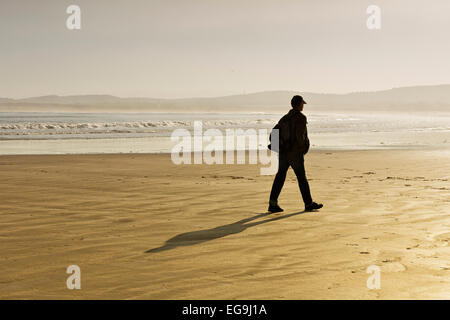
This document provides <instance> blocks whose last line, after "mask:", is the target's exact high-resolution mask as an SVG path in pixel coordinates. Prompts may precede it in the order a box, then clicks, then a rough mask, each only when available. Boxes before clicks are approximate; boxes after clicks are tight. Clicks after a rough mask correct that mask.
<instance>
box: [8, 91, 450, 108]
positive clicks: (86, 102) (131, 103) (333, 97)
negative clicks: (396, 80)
mask: <svg viewBox="0 0 450 320" xmlns="http://www.w3.org/2000/svg"><path fill="white" fill-rule="evenodd" d="M295 94H300V95H302V96H303V97H304V98H305V100H306V101H307V102H308V104H309V105H308V107H310V108H315V109H316V110H335V111H340V110H349V111H358V112H374V111H446V112H450V85H438V86H417V87H403V88H394V89H390V90H383V91H375V92H354V93H348V94H326V93H310V92H295V91H265V92H257V93H251V94H244V95H232V96H224V97H214V98H188V99H155V98H120V97H115V96H111V95H76V96H57V95H51V96H41V97H32V98H26V99H6V98H0V111H8V112H25V111H29V112H283V111H285V110H286V109H288V108H289V107H290V99H291V98H292V96H293V95H295Z"/></svg>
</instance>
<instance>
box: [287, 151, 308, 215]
mask: <svg viewBox="0 0 450 320" xmlns="http://www.w3.org/2000/svg"><path fill="white" fill-rule="evenodd" d="M289 164H290V165H291V166H292V169H294V172H295V175H296V176H297V181H298V187H299V188H300V192H301V194H302V198H303V202H304V203H305V206H307V205H309V204H311V203H312V198H311V191H310V190H309V183H308V179H307V178H306V172H305V162H304V158H303V154H301V153H300V154H294V155H289Z"/></svg>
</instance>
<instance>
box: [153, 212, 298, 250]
mask: <svg viewBox="0 0 450 320" xmlns="http://www.w3.org/2000/svg"><path fill="white" fill-rule="evenodd" d="M302 213H305V211H301V212H295V213H290V214H285V215H280V216H275V217H273V218H271V219H266V220H262V221H257V222H252V223H247V222H250V221H253V220H256V219H258V218H262V217H265V216H271V215H270V214H269V213H260V214H258V215H256V216H254V217H251V218H246V219H242V220H239V221H237V222H234V223H230V224H226V225H223V226H219V227H215V228H211V229H205V230H198V231H191V232H186V233H180V234H179V235H176V236H175V237H173V238H170V239H169V240H167V241H166V243H165V244H164V245H163V246H161V247H158V248H153V249H150V250H147V251H146V252H145V253H155V252H161V251H166V250H171V249H174V248H176V247H182V246H193V245H196V244H199V243H202V242H206V241H210V240H214V239H219V238H223V237H226V236H229V235H231V234H236V233H239V232H242V231H244V230H246V229H248V228H250V227H254V226H257V225H260V224H264V223H268V222H273V221H277V220H282V219H286V218H290V217H293V216H296V215H299V214H302Z"/></svg>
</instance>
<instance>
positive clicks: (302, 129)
mask: <svg viewBox="0 0 450 320" xmlns="http://www.w3.org/2000/svg"><path fill="white" fill-rule="evenodd" d="M281 121H286V122H287V123H288V124H289V128H290V130H289V131H290V133H293V136H292V140H291V141H292V144H291V147H290V148H289V150H288V151H287V153H302V154H306V153H307V152H308V150H309V139H308V130H307V128H306V124H307V119H306V116H305V115H304V114H303V113H301V112H300V111H298V110H295V109H291V110H290V111H289V112H288V113H287V114H286V115H284V116H283V117H282V118H281V119H280V122H281Z"/></svg>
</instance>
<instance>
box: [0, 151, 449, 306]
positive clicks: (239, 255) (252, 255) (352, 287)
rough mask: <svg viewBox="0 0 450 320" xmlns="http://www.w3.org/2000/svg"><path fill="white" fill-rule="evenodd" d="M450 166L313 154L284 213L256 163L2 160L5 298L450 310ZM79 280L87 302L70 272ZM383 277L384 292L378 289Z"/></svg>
mask: <svg viewBox="0 0 450 320" xmlns="http://www.w3.org/2000/svg"><path fill="white" fill-rule="evenodd" d="M449 160H450V154H449V153H448V152H447V153H446V152H440V151H427V152H423V151H412V150H397V151H389V150H384V151H381V150H373V151H340V152H335V151H332V152H325V151H323V152H314V151H313V152H311V154H309V155H308V156H307V159H306V165H307V171H308V176H309V178H310V184H311V189H312V193H313V198H314V199H316V200H318V201H321V202H323V203H324V205H325V207H324V208H323V209H322V210H321V211H320V212H309V213H304V212H302V209H303V205H302V204H301V202H300V194H299V191H298V189H297V184H296V181H295V177H294V174H293V172H292V170H290V172H289V175H288V179H287V181H286V184H285V187H284V189H283V192H282V194H281V197H280V204H281V206H282V207H283V208H284V209H285V212H283V213H282V214H276V215H267V214H266V209H267V198H268V194H269V190H270V187H271V183H272V179H273V177H272V176H260V175H259V168H258V166H255V165H213V166H207V165H190V166H188V165H184V166H175V165H173V164H172V162H171V161H170V156H168V155H146V154H140V155H66V156H2V157H0V186H1V190H2V191H1V193H0V200H1V201H0V241H1V245H0V270H1V271H2V272H1V273H0V288H1V289H0V297H1V298H3V299H5V298H20V299H22V298H31V299H45V298H56V299H59V298H61V299H62V298H64V299H72V298H88V299H94V298H96V299H103V298H127V299H144V298H152V299H323V298H325V299H349V298H357V299H359V298H365V299H377V298H382V299H392V298H401V299H415V298H425V299H427V298H438V299H441V298H447V299H448V298H450V247H449V242H450V231H449V227H450V215H449V214H450V200H449V199H450V175H449V172H450V161H449ZM73 264H75V265H78V266H80V268H81V290H68V289H67V288H66V279H67V277H68V276H69V275H68V274H66V268H67V267H68V266H69V265H73ZM371 265H377V266H379V267H380V268H381V289H379V290H369V289H368V288H367V286H366V281H367V278H368V277H369V274H367V273H366V269H367V267H369V266H371Z"/></svg>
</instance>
